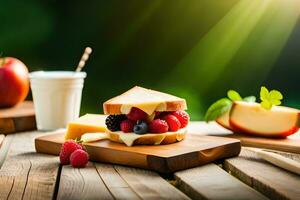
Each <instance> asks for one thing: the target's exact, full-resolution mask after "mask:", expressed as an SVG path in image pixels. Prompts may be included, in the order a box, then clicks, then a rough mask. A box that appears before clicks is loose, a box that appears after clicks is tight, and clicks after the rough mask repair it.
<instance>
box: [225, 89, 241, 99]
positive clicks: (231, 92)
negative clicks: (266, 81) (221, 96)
mask: <svg viewBox="0 0 300 200" xmlns="http://www.w3.org/2000/svg"><path fill="white" fill-rule="evenodd" d="M227 96H228V98H229V99H230V100H232V101H241V100H242V97H241V95H240V94H239V93H238V92H237V91H234V90H229V91H228V92H227Z"/></svg>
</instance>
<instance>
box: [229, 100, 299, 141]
mask: <svg viewBox="0 0 300 200" xmlns="http://www.w3.org/2000/svg"><path fill="white" fill-rule="evenodd" d="M299 120H300V110H298V109H294V108H289V107H284V106H273V107H272V108H271V110H266V109H264V108H262V107H261V106H260V104H258V103H248V102H242V101H236V102H234V103H233V105H232V108H231V112H230V119H229V122H230V126H231V127H232V128H233V129H234V130H235V131H238V132H243V133H247V134H249V135H257V136H264V137H287V136H289V135H291V134H293V133H296V132H297V131H298V130H299V126H300V124H299Z"/></svg>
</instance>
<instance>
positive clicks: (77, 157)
mask: <svg viewBox="0 0 300 200" xmlns="http://www.w3.org/2000/svg"><path fill="white" fill-rule="evenodd" d="M88 161H89V155H88V153H87V152H85V151H83V150H81V149H77V150H76V151H74V152H73V153H72V154H71V156H70V162H71V165H72V167H76V168H82V167H85V166H86V164H87V163H88Z"/></svg>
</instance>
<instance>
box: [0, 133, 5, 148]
mask: <svg viewBox="0 0 300 200" xmlns="http://www.w3.org/2000/svg"><path fill="white" fill-rule="evenodd" d="M4 138H5V135H3V134H0V148H1V145H2V143H3V141H4Z"/></svg>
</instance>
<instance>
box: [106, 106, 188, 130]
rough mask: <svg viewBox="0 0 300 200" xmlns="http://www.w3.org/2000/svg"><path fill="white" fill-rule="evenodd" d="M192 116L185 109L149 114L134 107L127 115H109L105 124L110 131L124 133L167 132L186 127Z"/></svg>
mask: <svg viewBox="0 0 300 200" xmlns="http://www.w3.org/2000/svg"><path fill="white" fill-rule="evenodd" d="M189 120H190V116H189V114H188V113H186V112H185V111H170V112H169V111H166V112H154V113H153V114H152V115H148V114H147V113H145V112H144V111H142V110H141V109H139V108H136V107H132V108H131V111H130V112H129V113H128V114H127V115H125V114H120V115H109V116H108V117H107V118H106V120H105V124H106V126H107V128H108V129H109V130H110V131H122V132H124V133H132V132H134V133H136V134H138V135H141V134H145V133H166V132H176V131H178V130H179V129H181V128H185V127H186V126H187V125H188V123H189Z"/></svg>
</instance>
